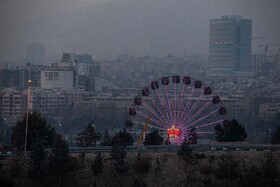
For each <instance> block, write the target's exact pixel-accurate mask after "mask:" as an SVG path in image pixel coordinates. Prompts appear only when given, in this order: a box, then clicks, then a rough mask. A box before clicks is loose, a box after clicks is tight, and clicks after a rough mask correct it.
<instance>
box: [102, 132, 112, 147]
mask: <svg viewBox="0 0 280 187" xmlns="http://www.w3.org/2000/svg"><path fill="white" fill-rule="evenodd" d="M100 145H101V146H111V145H112V138H111V136H110V135H109V133H108V130H107V129H105V132H104V135H103V137H102V141H101V143H100Z"/></svg>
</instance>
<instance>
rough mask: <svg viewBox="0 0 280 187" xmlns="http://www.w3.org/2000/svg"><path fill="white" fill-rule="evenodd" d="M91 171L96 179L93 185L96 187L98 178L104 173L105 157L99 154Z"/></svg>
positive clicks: (92, 164)
mask: <svg viewBox="0 0 280 187" xmlns="http://www.w3.org/2000/svg"><path fill="white" fill-rule="evenodd" d="M91 171H92V173H93V175H94V177H95V179H94V182H93V184H94V186H96V185H97V182H96V178H97V176H98V175H100V174H101V173H102V172H103V156H102V155H101V153H98V154H97V156H96V157H95V158H94V161H93V162H92V163H91Z"/></svg>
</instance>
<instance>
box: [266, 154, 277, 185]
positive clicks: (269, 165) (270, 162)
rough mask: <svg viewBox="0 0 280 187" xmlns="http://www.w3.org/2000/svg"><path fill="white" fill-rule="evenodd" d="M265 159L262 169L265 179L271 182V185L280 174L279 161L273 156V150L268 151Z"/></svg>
mask: <svg viewBox="0 0 280 187" xmlns="http://www.w3.org/2000/svg"><path fill="white" fill-rule="evenodd" d="M265 158H266V159H265V161H264V162H263V163H262V170H263V174H264V179H265V180H266V181H267V182H268V183H269V185H270V186H271V187H273V186H274V180H275V179H276V178H277V177H278V175H279V169H278V167H277V161H276V159H275V158H274V156H273V152H271V151H270V152H268V153H267V154H266V155H265Z"/></svg>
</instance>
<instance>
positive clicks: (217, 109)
mask: <svg viewBox="0 0 280 187" xmlns="http://www.w3.org/2000/svg"><path fill="white" fill-rule="evenodd" d="M219 109H220V107H219V108H216V109H215V110H213V111H211V112H210V113H208V114H206V115H204V116H203V117H201V118H199V119H198V120H196V121H194V122H192V123H190V124H188V123H186V122H184V123H183V126H185V125H186V127H191V126H192V125H194V124H195V123H197V122H199V121H201V120H203V119H205V118H208V117H209V116H211V115H213V114H215V112H217V111H219Z"/></svg>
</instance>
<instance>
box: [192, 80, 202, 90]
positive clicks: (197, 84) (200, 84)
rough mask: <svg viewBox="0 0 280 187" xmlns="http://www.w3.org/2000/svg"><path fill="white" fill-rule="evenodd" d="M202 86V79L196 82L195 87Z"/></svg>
mask: <svg viewBox="0 0 280 187" xmlns="http://www.w3.org/2000/svg"><path fill="white" fill-rule="evenodd" d="M201 86H202V82H201V81H195V82H194V87H195V88H201Z"/></svg>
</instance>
